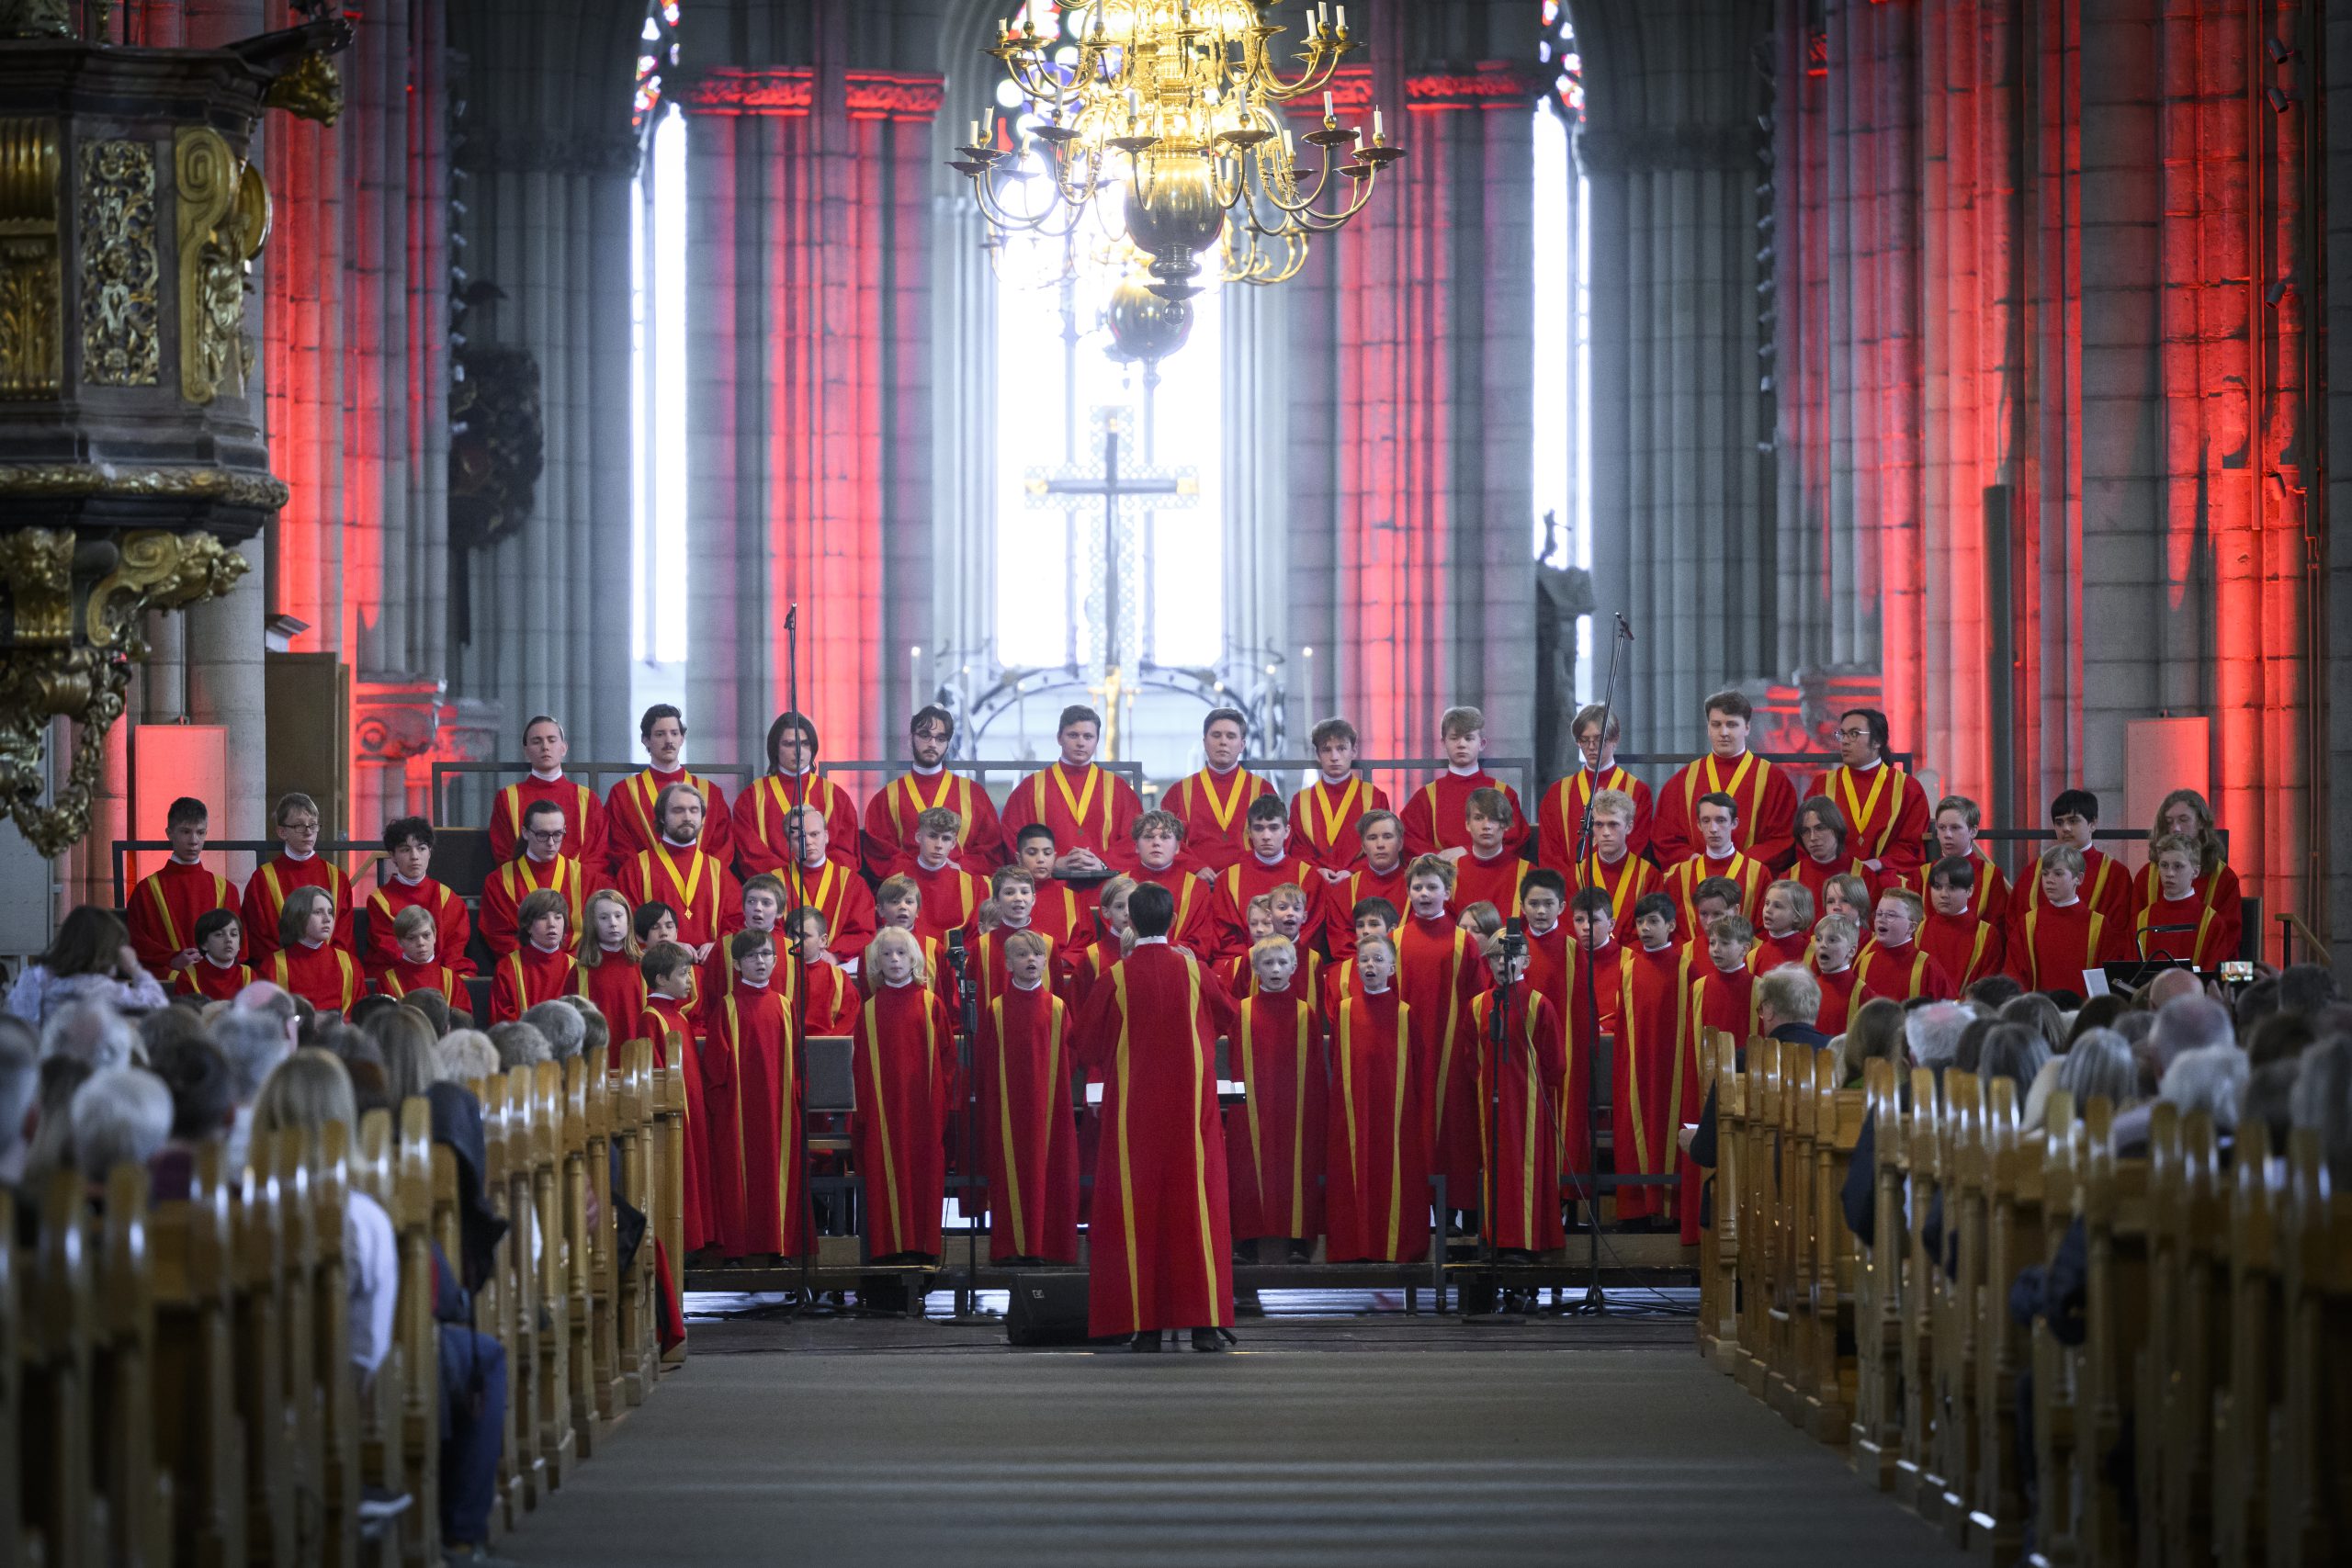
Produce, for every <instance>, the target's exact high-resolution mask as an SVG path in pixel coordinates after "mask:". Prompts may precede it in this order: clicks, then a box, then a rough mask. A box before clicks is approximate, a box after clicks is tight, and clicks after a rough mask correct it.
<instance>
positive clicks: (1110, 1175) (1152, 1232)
mask: <svg viewBox="0 0 2352 1568" xmlns="http://www.w3.org/2000/svg"><path fill="white" fill-rule="evenodd" d="M1127 917H1128V919H1130V920H1131V921H1132V922H1133V923H1134V927H1135V931H1136V946H1135V951H1134V952H1133V953H1130V954H1129V955H1128V956H1127V957H1126V959H1125V961H1124V962H1122V963H1119V964H1114V965H1112V966H1111V968H1110V969H1109V970H1108V971H1107V972H1106V973H1105V974H1104V976H1103V983H1102V984H1100V985H1098V986H1096V987H1094V989H1093V992H1092V994H1091V995H1090V996H1089V997H1088V998H1087V1002H1086V1012H1085V1016H1084V1017H1083V1018H1082V1019H1081V1020H1080V1024H1079V1030H1078V1055H1079V1058H1080V1061H1082V1062H1084V1063H1085V1064H1086V1065H1087V1066H1089V1067H1090V1068H1091V1069H1092V1071H1093V1075H1094V1076H1095V1077H1098V1078H1100V1079H1101V1080H1102V1082H1103V1113H1102V1122H1103V1137H1102V1146H1101V1148H1100V1149H1099V1150H1098V1152H1097V1154H1096V1157H1095V1166H1094V1202H1093V1208H1092V1223H1091V1227H1090V1235H1089V1252H1090V1269H1089V1274H1090V1278H1089V1281H1088V1311H1087V1320H1088V1331H1089V1332H1090V1333H1091V1334H1092V1335H1093V1336H1094V1337H1097V1338H1103V1337H1110V1336H1114V1335H1126V1336H1129V1337H1131V1343H1132V1345H1133V1346H1134V1348H1136V1349H1138V1350H1157V1349H1159V1336H1160V1331H1161V1330H1162V1329H1169V1328H1188V1329H1190V1330H1192V1339H1193V1348H1194V1349H1195V1350H1215V1349H1216V1348H1218V1346H1219V1337H1218V1335H1217V1330H1218V1329H1221V1328H1225V1327H1227V1326H1228V1325H1231V1323H1232V1322H1233V1242H1232V1236H1231V1231H1230V1227H1229V1225H1228V1224H1227V1190H1226V1171H1225V1132H1224V1128H1223V1127H1222V1125H1221V1124H1220V1122H1219V1118H1218V1114H1217V1095H1216V1041H1217V1037H1218V1036H1219V1035H1221V1034H1230V1033H1231V1032H1233V1030H1234V1029H1235V1028H1236V1027H1237V1020H1236V1018H1235V1015H1234V1011H1233V1003H1232V1002H1231V1001H1230V1000H1229V999H1228V998H1227V997H1226V994H1225V990H1224V987H1220V986H1218V985H1216V983H1215V982H1214V981H1213V980H1212V979H1211V978H1210V976H1209V974H1208V971H1207V969H1206V968H1205V967H1204V966H1203V965H1202V964H1201V963H1200V961H1199V960H1197V959H1195V958H1193V956H1191V955H1190V954H1188V953H1183V952H1182V951H1180V950H1178V949H1176V948H1173V947H1170V945H1169V943H1168V927H1169V922H1170V921H1171V920H1173V919H1175V917H1176V900H1175V898H1174V897H1173V896H1172V895H1170V893H1169V892H1168V890H1167V889H1166V888H1164V887H1156V886H1141V887H1138V888H1136V890H1135V895H1134V897H1132V898H1131V899H1130V900H1129V901H1128V906H1127Z"/></svg>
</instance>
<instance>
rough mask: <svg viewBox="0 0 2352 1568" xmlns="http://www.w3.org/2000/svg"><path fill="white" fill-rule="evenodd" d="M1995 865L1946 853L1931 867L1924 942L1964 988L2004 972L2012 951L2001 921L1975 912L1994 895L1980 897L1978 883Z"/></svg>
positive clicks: (1922, 929)
mask: <svg viewBox="0 0 2352 1568" xmlns="http://www.w3.org/2000/svg"><path fill="white" fill-rule="evenodd" d="M1991 869H1992V868H1991V863H1989V862H1986V861H1980V860H1976V859H1973V858H1971V857H1967V856H1962V855H1945V856H1944V857H1943V858H1942V859H1940V860H1939V861H1937V862H1936V863H1934V864H1933V865H1930V866H1929V867H1928V918H1927V919H1926V920H1925V921H1924V922H1922V923H1921V925H1920V927H1919V945H1920V946H1921V947H1922V948H1924V949H1926V950H1927V951H1928V953H1933V954H1934V955H1935V958H1936V962H1938V963H1939V964H1942V965H1943V966H1944V973H1945V974H1946V975H1947V976H1951V983H1952V985H1953V986H1954V987H1958V988H1959V989H1961V990H1962V991H1965V990H1967V989H1968V987H1971V986H1973V985H1974V984H1976V982H1977V981H1979V980H1982V979H1983V978H1984V977H1985V976H1987V975H1997V974H1999V973H2000V972H2001V961H2002V959H2003V958H2004V957H2005V956H2006V953H2007V946H2006V943H2005V942H2003V940H2002V935H2001V928H2000V926H1999V924H1998V923H1996V921H1993V920H1989V919H1979V918H1978V917H1977V916H1976V915H1974V914H1973V913H1971V912H1970V911H1971V909H1972V908H1974V907H1976V906H1978V905H1980V904H1983V903H1986V902H1989V901H1990V900H1989V899H1985V898H1980V897H1979V892H1978V889H1979V886H1980V884H1981V882H1982V880H1983V878H1982V877H1981V876H1980V875H1979V873H1980V871H1990V870H1991ZM1993 874H1994V875H1998V874H1999V873H1998V872H1997V871H1995V872H1993Z"/></svg>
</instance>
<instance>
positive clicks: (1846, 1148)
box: [1804, 1046, 1868, 1443]
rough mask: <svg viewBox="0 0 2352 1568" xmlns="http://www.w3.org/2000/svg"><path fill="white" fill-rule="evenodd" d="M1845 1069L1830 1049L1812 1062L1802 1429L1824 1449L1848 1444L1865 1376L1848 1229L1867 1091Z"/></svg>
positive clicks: (1857, 1255) (1857, 1251) (1856, 1273)
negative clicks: (1850, 1181) (1849, 1186)
mask: <svg viewBox="0 0 2352 1568" xmlns="http://www.w3.org/2000/svg"><path fill="white" fill-rule="evenodd" d="M1844 1074H1845V1064H1844V1062H1843V1061H1841V1060H1840V1059H1839V1055H1838V1052H1836V1051H1834V1050H1832V1049H1830V1048H1829V1047H1827V1046H1824V1047H1822V1048H1821V1049H1820V1050H1819V1051H1817V1052H1815V1054H1814V1058H1813V1093H1814V1111H1813V1159H1814V1166H1813V1168H1814V1183H1813V1254H1814V1264H1813V1311H1812V1313H1811V1315H1810V1324H1811V1328H1812V1334H1813V1347H1812V1349H1811V1350H1810V1352H1809V1353H1808V1354H1807V1357H1806V1360H1807V1361H1808V1362H1809V1364H1810V1365H1811V1368H1812V1373H1811V1381H1810V1382H1809V1383H1808V1385H1807V1389H1806V1393H1805V1401H1804V1416H1805V1428H1806V1430H1808V1431H1810V1432H1811V1433H1812V1434H1813V1436H1814V1438H1815V1440H1816V1441H1819V1442H1824V1443H1844V1442H1846V1441H1848V1439H1849V1437H1850V1435H1851V1433H1852V1430H1853V1410H1854V1401H1855V1398H1856V1394H1857V1385H1858V1382H1859V1379H1860V1366H1859V1364H1858V1361H1857V1359H1856V1357H1855V1356H1854V1354H1853V1353H1852V1352H1851V1350H1849V1347H1852V1346H1855V1345H1856V1344H1857V1324H1858V1322H1859V1317H1860V1311H1861V1302H1860V1294H1859V1286H1860V1278H1861V1273H1862V1264H1861V1247H1860V1242H1859V1240H1858V1239H1857V1237H1856V1236H1855V1235H1854V1233H1853V1232H1852V1231H1850V1230H1849V1229H1848V1228H1847V1226H1846V1213H1845V1204H1844V1194H1845V1190H1846V1178H1847V1174H1848V1172H1849V1171H1850V1170H1851V1169H1852V1168H1853V1164H1854V1148H1855V1145H1857V1144H1859V1143H1860V1141H1861V1136H1862V1117H1863V1116H1864V1115H1865V1114H1866V1113H1867V1111H1868V1090H1867V1089H1847V1088H1845V1087H1844V1085H1843V1082H1842V1079H1843V1077H1844Z"/></svg>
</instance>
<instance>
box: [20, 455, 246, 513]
mask: <svg viewBox="0 0 2352 1568" xmlns="http://www.w3.org/2000/svg"><path fill="white" fill-rule="evenodd" d="M85 495H106V496H130V497H134V498H138V499H141V500H172V501H220V502H227V503H228V504H229V505H232V506H253V507H258V508H260V509H262V510H263V511H266V512H275V511H277V510H278V509H279V508H280V507H282V506H284V505H285V504H286V501H287V497H288V491H287V489H286V482H285V481H284V480H283V479H277V478H275V477H273V476H271V475H268V474H236V473H231V472H230V471H229V470H228V469H226V468H116V467H115V466H114V465H113V464H111V463H12V464H0V501H4V500H6V499H8V498H10V497H27V498H35V499H40V500H56V499H61V498H68V497H74V496H85Z"/></svg>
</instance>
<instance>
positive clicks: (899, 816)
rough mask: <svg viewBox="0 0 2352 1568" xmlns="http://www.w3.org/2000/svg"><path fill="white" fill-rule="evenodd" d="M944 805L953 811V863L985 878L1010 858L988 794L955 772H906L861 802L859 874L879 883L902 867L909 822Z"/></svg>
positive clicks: (911, 854) (909, 848)
mask: <svg viewBox="0 0 2352 1568" xmlns="http://www.w3.org/2000/svg"><path fill="white" fill-rule="evenodd" d="M943 806H944V807H946V808H947V809H948V810H950V811H953V812H954V813H956V855H955V859H956V864H958V865H960V866H962V867H963V868H964V869H965V870H966V871H968V872H971V873H972V874H975V875H978V876H986V875H987V874H989V872H991V871H994V870H995V869H996V868H997V867H998V866H1001V865H1002V864H1004V863H1005V862H1007V861H1008V860H1011V859H1012V845H1011V844H1010V843H1008V842H1006V840H1005V836H1004V827H1003V824H1002V823H1001V822H999V821H998V820H997V815H996V804H995V803H994V802H993V801H991V800H989V792H988V791H987V790H985V789H982V788H981V787H980V786H979V785H978V784H974V783H973V782H972V781H971V780H970V779H967V778H966V777H964V776H963V775H962V774H961V773H951V772H949V771H948V770H947V769H945V768H942V769H940V770H939V771H938V772H937V773H932V774H930V775H929V776H927V777H926V776H925V775H923V774H922V773H901V774H899V776H898V777H897V778H895V779H892V780H891V781H890V782H889V783H888V784H886V785H884V786H883V787H882V788H881V789H879V790H876V792H875V793H874V794H873V795H868V796H867V797H866V801H865V829H864V832H863V834H862V836H861V838H860V840H859V841H860V843H861V845H862V847H863V850H864V854H865V874H866V875H868V876H870V877H872V878H873V879H874V880H875V881H876V882H879V881H881V880H882V879H883V878H884V877H886V876H888V875H889V874H891V873H893V872H897V871H904V870H905V869H906V868H907V865H908V863H910V862H911V861H913V859H914V858H915V823H916V821H917V820H918V819H920V818H922V814H923V813H924V812H926V811H930V810H933V809H935V808H937V807H943Z"/></svg>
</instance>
